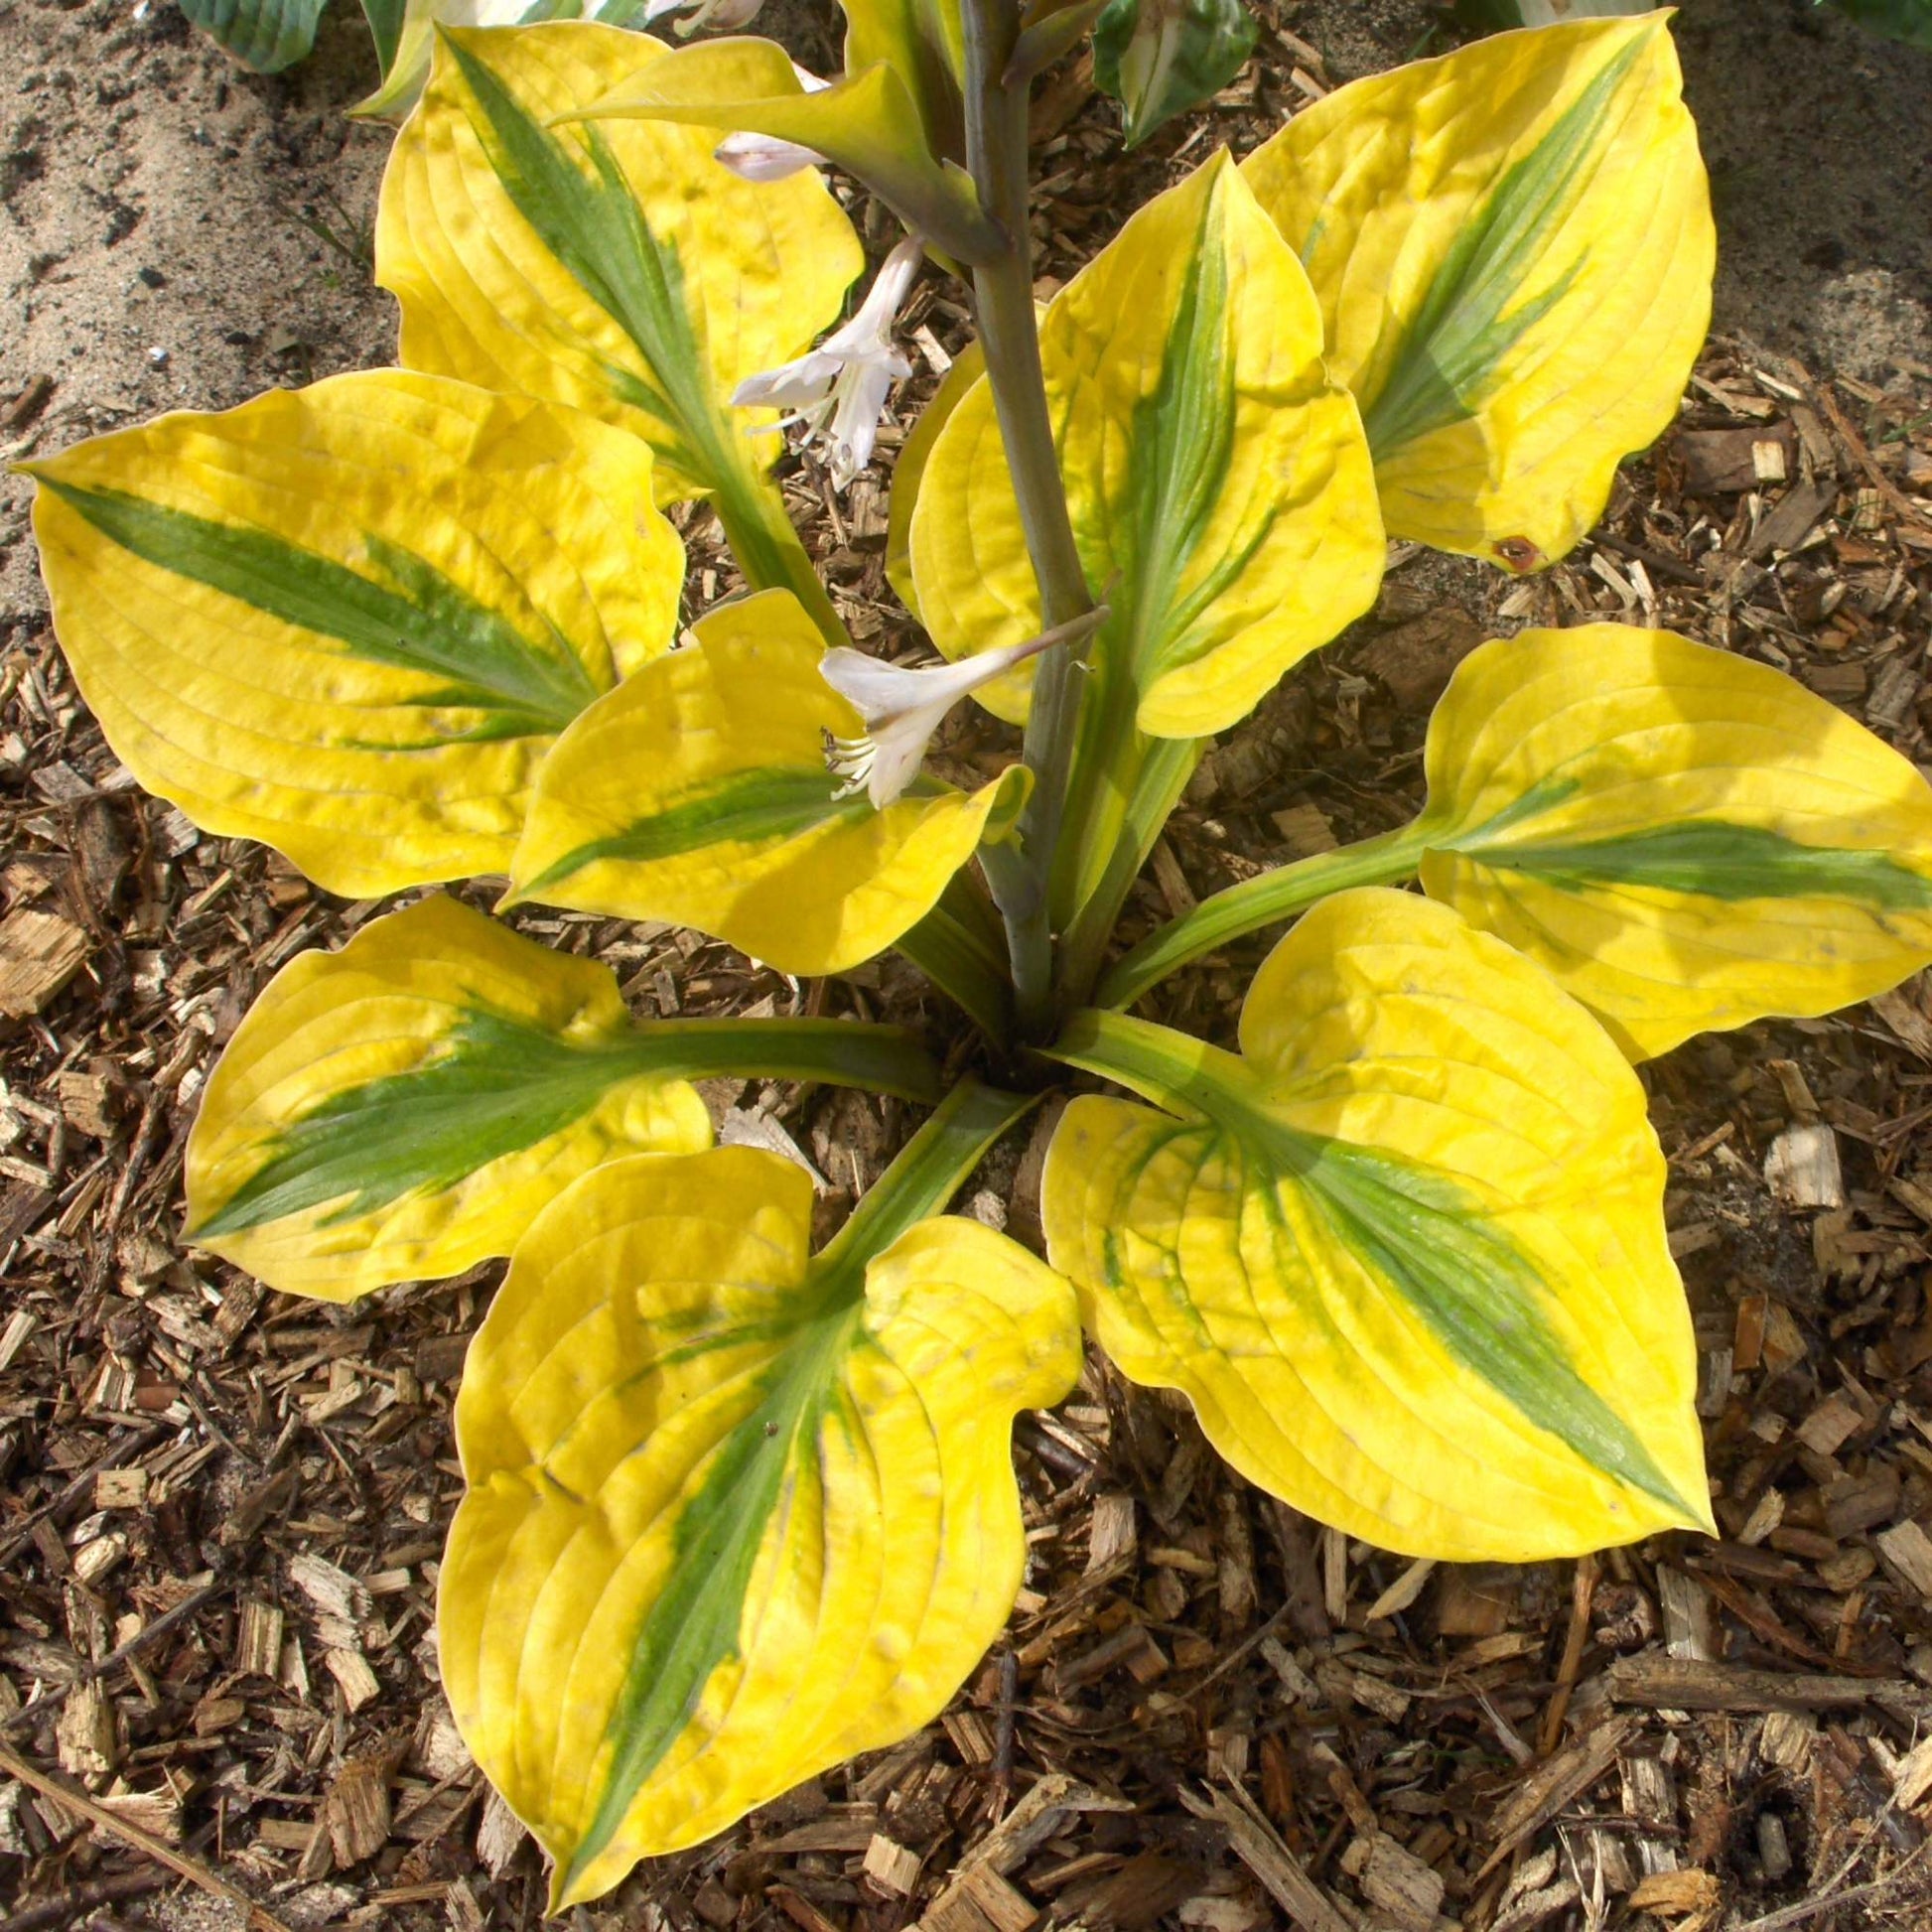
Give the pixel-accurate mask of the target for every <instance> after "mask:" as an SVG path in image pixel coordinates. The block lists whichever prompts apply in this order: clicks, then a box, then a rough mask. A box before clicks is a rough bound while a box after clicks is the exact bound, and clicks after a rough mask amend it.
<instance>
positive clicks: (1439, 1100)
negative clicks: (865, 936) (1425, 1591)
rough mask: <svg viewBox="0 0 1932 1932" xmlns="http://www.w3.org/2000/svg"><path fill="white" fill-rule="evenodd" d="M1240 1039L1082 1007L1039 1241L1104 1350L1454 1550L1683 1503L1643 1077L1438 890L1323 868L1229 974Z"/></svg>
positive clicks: (1311, 1480) (1652, 1526)
mask: <svg viewBox="0 0 1932 1932" xmlns="http://www.w3.org/2000/svg"><path fill="white" fill-rule="evenodd" d="M1241 1049H1242V1050H1241V1053H1240V1055H1239V1056H1237V1055H1235V1054H1232V1053H1227V1052H1224V1051H1222V1050H1220V1049H1218V1048H1216V1047H1212V1046H1208V1045H1206V1044H1204V1043H1202V1042H1200V1041H1197V1040H1195V1039H1192V1038H1190V1037H1188V1036H1187V1035H1182V1034H1177V1033H1171V1032H1169V1031H1168V1030H1167V1029H1166V1028H1162V1027H1156V1026H1153V1025H1150V1024H1149V1023H1147V1022H1145V1021H1138V1020H1129V1019H1125V1018H1122V1017H1120V1016H1117V1015H1112V1014H1107V1015H1101V1014H1089V1015H1085V1016H1080V1017H1077V1018H1076V1019H1075V1021H1074V1022H1073V1023H1072V1025H1071V1026H1070V1027H1069V1029H1068V1032H1067V1034H1066V1035H1065V1036H1064V1037H1063V1038H1062V1040H1061V1041H1060V1043H1059V1045H1058V1046H1057V1048H1056V1049H1055V1050H1056V1052H1057V1053H1058V1055H1059V1056H1060V1057H1062V1058H1064V1059H1066V1060H1068V1061H1070V1062H1072V1063H1073V1064H1074V1065H1076V1066H1083V1067H1086V1068H1088V1069H1090V1070H1092V1071H1095V1072H1099V1073H1104V1074H1106V1075H1108V1076H1109V1077H1111V1078H1113V1079H1116V1080H1119V1081H1121V1082H1123V1083H1124V1084H1126V1085H1129V1086H1131V1087H1133V1088H1135V1089H1136V1090H1138V1091H1140V1092H1142V1093H1144V1094H1146V1095H1148V1096H1149V1097H1150V1098H1153V1099H1155V1100H1156V1101H1157V1102H1158V1103H1159V1104H1160V1106H1161V1107H1162V1108H1164V1109H1166V1110H1167V1111H1164V1112H1157V1111H1152V1110H1150V1109H1149V1108H1146V1107H1143V1106H1139V1105H1137V1104H1135V1103H1132V1102H1129V1101H1122V1100H1111V1099H1099V1098H1082V1099H1076V1100H1075V1101H1074V1102H1073V1103H1072V1104H1071V1105H1070V1106H1069V1107H1068V1109H1067V1111H1066V1113H1065V1115H1064V1116H1063V1117H1062V1120H1061V1122H1060V1125H1059V1128H1058V1130H1057V1131H1056V1133H1055V1135H1054V1139H1053V1144H1052V1147H1051V1150H1050V1151H1049V1154H1048V1157H1047V1163H1046V1173H1045V1180H1044V1191H1043V1208H1042V1211H1043V1216H1044V1220H1045V1226H1046V1238H1047V1252H1048V1255H1049V1257H1050V1258H1051V1260H1052V1262H1053V1265H1054V1266H1055V1267H1056V1268H1059V1269H1060V1270H1062V1271H1063V1272H1064V1273H1065V1274H1067V1275H1068V1276H1070V1277H1071V1279H1072V1280H1073V1282H1074V1284H1075V1286H1076V1287H1077V1288H1078V1289H1079V1291H1080V1296H1081V1303H1082V1308H1083V1311H1084V1312H1085V1314H1086V1317H1087V1320H1088V1322H1089V1323H1090V1324H1091V1325H1092V1326H1093V1328H1094V1331H1095V1333H1096V1335H1097V1336H1098V1338H1099V1341H1100V1344H1101V1346H1102V1347H1103V1348H1105V1350H1106V1351H1107V1353H1108V1355H1109V1356H1110V1357H1111V1359H1112V1360H1113V1361H1114V1362H1115V1363H1116V1364H1117V1365H1118V1366H1119V1367H1120V1368H1121V1369H1122V1370H1123V1371H1124V1372H1125V1373H1126V1374H1128V1375H1129V1376H1131V1377H1132V1378H1133V1379H1134V1380H1136V1381H1139V1382H1145V1383H1151V1384H1155V1385H1158V1386H1163V1387H1168V1388H1174V1389H1178V1390H1180V1391H1182V1392H1183V1393H1184V1394H1185V1395H1186V1396H1187V1398H1188V1400H1189V1401H1190V1402H1191V1403H1192V1404H1193V1406H1194V1409H1195V1411H1196V1413H1197V1414H1198V1415H1199V1417H1200V1420H1201V1426H1202V1428H1203V1429H1204V1430H1205V1431H1206V1433H1207V1437H1208V1440H1209V1441H1210V1442H1211V1443H1213V1445H1214V1446H1215V1448H1216V1449H1219V1450H1220V1452H1221V1453H1222V1454H1223V1455H1224V1456H1226V1457H1227V1458H1228V1460H1229V1461H1230V1462H1232V1463H1233V1464H1234V1465H1235V1467H1236V1468H1238V1469H1240V1470H1241V1471H1242V1473H1243V1474H1244V1475H1246V1476H1248V1477H1249V1478H1250V1480H1252V1481H1254V1482H1257V1483H1259V1484H1260V1485H1261V1486H1262V1487H1263V1488H1265V1489H1268V1490H1270V1491H1271V1492H1272V1493H1274V1494H1275V1495H1277V1496H1280V1497H1282V1498H1283V1499H1284V1500H1286V1501H1288V1502H1290V1503H1292V1504H1294V1505H1295V1507H1296V1508H1298V1509H1302V1510H1306V1511H1307V1512H1308V1513H1309V1514H1311V1515H1313V1516H1316V1517H1319V1518H1320V1519H1321V1520H1323V1521H1324V1522H1328V1523H1332V1524H1334V1525H1336V1526H1337V1527H1338V1528H1340V1529H1343V1530H1345V1531H1347V1532H1348V1533H1349V1534H1350V1535H1352V1536H1361V1537H1366V1538H1367V1539H1369V1540H1370V1541H1371V1542H1374V1543H1378V1544H1381V1545H1382V1546H1383V1547H1384V1548H1387V1549H1392V1550H1400V1551H1404V1552H1407V1553H1409V1554H1412V1555H1418V1556H1432V1557H1441V1558H1448V1559H1451V1560H1454V1561H1473V1560H1477V1559H1484V1558H1500V1559H1505V1560H1508V1561H1525V1560H1529V1559H1532V1558H1539V1557H1552V1556H1559V1555H1566V1554H1575V1553H1576V1552H1579V1551H1583V1550H1589V1549H1594V1548H1597V1547H1599V1546H1601V1545H1604V1544H1614V1543H1627V1542H1629V1541H1631V1540H1632V1539H1634V1538H1636V1537H1639V1536H1642V1535H1645V1534H1646V1533H1648V1532H1649V1531H1652V1530H1657V1529H1666V1528H1672V1527H1679V1526H1681V1527H1689V1528H1696V1527H1703V1528H1709V1527H1710V1523H1711V1515H1710V1507H1709V1501H1708V1496H1707V1492H1706V1487H1705V1478H1704V1466H1703V1440H1702V1436H1701V1433H1700V1430H1699V1426H1698V1420H1697V1416H1696V1414H1695V1412H1694V1409H1693V1400H1692V1399H1693V1397H1694V1395H1695V1393H1696V1386H1697V1358H1696V1351H1695V1348H1694V1346H1693V1338H1692V1332H1691V1322H1690V1313H1689V1310H1688V1309H1687V1307H1686V1305H1685V1301H1684V1295H1683V1290H1682V1288H1681V1286H1680V1284H1679V1281H1678V1277H1677V1270H1676V1268H1675V1266H1674V1264H1673V1263H1672V1261H1671V1258H1670V1252H1669V1249H1668V1247H1667V1246H1666V1243H1665V1239H1664V1221H1663V1212H1662V1205H1663V1189H1664V1163H1663V1157H1662V1155H1661V1153H1660V1152H1659V1150H1658V1147H1657V1142H1656V1137H1655V1136H1654V1135H1653V1134H1652V1132H1651V1130H1650V1126H1649V1123H1648V1120H1647V1118H1646V1115H1645V1102H1644V1093H1643V1089H1642V1087H1641V1086H1640V1085H1639V1084H1638V1081H1637V1078H1636V1076H1635V1074H1634V1073H1633V1071H1632V1070H1631V1068H1630V1067H1629V1066H1628V1065H1627V1063H1625V1061H1624V1060H1623V1059H1622V1057H1621V1056H1620V1055H1619V1054H1618V1052H1617V1051H1616V1048H1615V1046H1614V1045H1613V1044H1612V1043H1611V1041H1610V1040H1609V1038H1608V1037H1607V1035H1604V1034H1603V1032H1602V1030H1601V1029H1600V1028H1598V1027H1597V1026H1596V1024H1595V1023H1594V1022H1593V1021H1592V1020H1591V1019H1590V1018H1589V1016H1588V1015H1587V1013H1586V1012H1585V1011H1584V1009H1583V1008H1582V1007H1580V1006H1579V1005H1578V1004H1577V1003H1576V1002H1575V1001H1573V1000H1571V999H1570V998H1569V997H1568V996H1567V995H1565V994H1564V993H1562V992H1560V991H1559V990H1558V988H1557V987H1556V985H1555V984H1554V983H1553V982H1552V981H1551V980H1550V978H1549V977H1548V975H1547V974H1545V973H1544V972H1543V970H1542V969H1541V968H1540V967H1538V966H1535V965H1533V964H1532V963H1531V962H1530V961H1529V960H1527V959H1525V958H1524V957H1523V956H1522V955H1521V954H1520V953H1516V952H1514V951H1512V950H1511V949H1510V948H1509V947H1507V946H1505V945H1503V944H1502V943H1501V942H1500V941H1499V940H1497V939H1494V938H1492V937H1490V936H1489V935H1488V934H1486V933H1482V932H1478V931H1476V930H1474V929H1473V928H1472V927H1470V926H1469V925H1467V924H1466V923H1465V922H1464V921H1463V920H1462V919H1461V918H1460V917H1459V916H1458V915H1457V914H1456V913H1454V912H1452V911H1451V910H1449V908H1448V907H1447V906H1441V905H1435V904H1432V903H1431V902H1430V901H1428V900H1427V899H1423V898H1420V897H1415V896H1414V895H1411V894H1405V893H1392V892H1386V891H1375V890H1363V891H1356V892H1350V893H1344V894H1341V895H1339V896H1337V897H1334V898H1331V899H1329V900H1327V901H1325V902H1324V903H1323V904H1322V905H1320V906H1319V907H1317V908H1316V909H1315V910H1314V911H1312V912H1311V913H1309V914H1308V916H1307V917H1306V918H1304V919H1303V921H1302V922H1301V924H1300V925H1298V926H1297V927H1296V928H1295V929H1294V930H1293V931H1292V932H1291V933H1290V934H1289V936H1288V937H1287V938H1286V939H1285V940H1284V941H1283V942H1282V943H1281V945H1280V946H1279V947H1277V949H1276V950H1275V952H1274V953H1273V954H1272V955H1271V956H1270V958H1269V960H1268V962H1267V964H1266V965H1264V966H1263V968H1262V969H1261V971H1260V973H1259V974H1258V975H1257V976H1256V978H1255V982H1254V984H1253V986H1252V987H1251V988H1250V990H1249V993H1248V999H1247V1003H1246V1005H1245V1007H1244V1008H1243V1011H1242V1016H1241Z"/></svg>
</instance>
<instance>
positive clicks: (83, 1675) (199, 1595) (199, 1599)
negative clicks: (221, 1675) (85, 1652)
mask: <svg viewBox="0 0 1932 1932" xmlns="http://www.w3.org/2000/svg"><path fill="white" fill-rule="evenodd" d="M225 1587H226V1586H225V1585H223V1584H204V1585H203V1586H202V1587H201V1588H200V1589H198V1590H195V1591H193V1592H191V1593H190V1594H189V1595H187V1596H184V1597H183V1598H182V1599H181V1601H180V1602H179V1603H177V1604H176V1605H175V1607H174V1608H173V1609H172V1610H164V1611H163V1612H162V1613H161V1615H159V1616H158V1617H156V1618H155V1620H154V1621H153V1622H152V1623H147V1624H143V1625H142V1626H141V1628H140V1629H138V1630H137V1631H135V1633H134V1634H133V1636H131V1637H129V1638H128V1640H127V1641H126V1642H125V1643H124V1644H122V1645H121V1646H120V1647H119V1648H118V1649H116V1650H112V1651H110V1652H109V1653H108V1654H107V1655H106V1656H105V1657H103V1658H102V1659H101V1660H100V1662H99V1663H97V1664H90V1663H84V1662H81V1661H80V1660H78V1659H76V1660H75V1664H74V1672H73V1675H72V1677H71V1678H69V1681H68V1682H67V1683H66V1684H64V1685H62V1686H61V1688H60V1689H59V1690H58V1691H43V1692H42V1693H41V1695H40V1696H39V1697H37V1698H35V1699H34V1700H33V1701H32V1702H31V1703H29V1704H23V1705H22V1706H21V1707H20V1709H19V1710H18V1711H15V1712H12V1713H10V1714H9V1715H8V1716H7V1717H5V1718H0V1736H5V1735H6V1733H7V1732H8V1731H10V1730H14V1729H17V1728H18V1727H19V1726H20V1725H24V1724H26V1723H27V1721H28V1720H29V1719H30V1718H33V1717H35V1716H36V1715H37V1714H38V1713H40V1712H42V1711H46V1710H50V1709H52V1707H53V1706H55V1705H57V1704H59V1703H60V1702H61V1701H62V1700H63V1699H64V1698H65V1697H66V1696H67V1694H68V1693H69V1691H70V1690H71V1689H72V1688H73V1686H74V1685H76V1684H91V1683H93V1682H94V1681H95V1680H96V1679H97V1678H102V1677H105V1676H106V1675H107V1673H108V1672H109V1671H111V1670H113V1669H114V1668H115V1667H116V1666H117V1665H120V1664H124V1663H126V1662H127V1660H128V1659H129V1658H130V1657H132V1656H133V1655H134V1654H135V1652H136V1651H139V1650H145V1649H146V1648H147V1646H148V1645H149V1644H151V1643H153V1642H154V1640H155V1638H157V1637H159V1636H162V1635H164V1634H165V1633H166V1632H168V1631H170V1630H172V1629H173V1628H174V1627H175V1625H176V1624H178V1623H180V1622H182V1621H183V1620H184V1619H185V1618H188V1617H191V1616H193V1615H194V1614H195V1612H196V1611H197V1610H199V1609H200V1608H201V1607H202V1605H203V1604H204V1603H206V1602H207V1600H208V1598H209V1597H210V1596H215V1595H218V1594H219V1593H220V1592H221V1590H222V1589H224V1588H225ZM0 1932H5V1927H4V1926H0Z"/></svg>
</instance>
